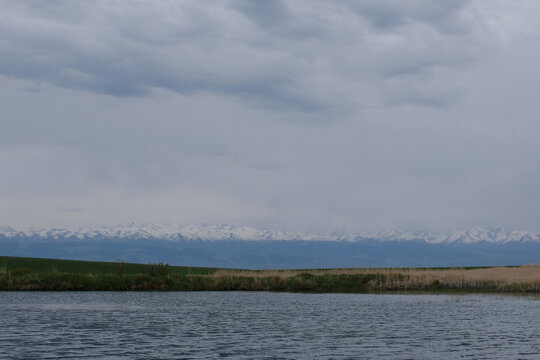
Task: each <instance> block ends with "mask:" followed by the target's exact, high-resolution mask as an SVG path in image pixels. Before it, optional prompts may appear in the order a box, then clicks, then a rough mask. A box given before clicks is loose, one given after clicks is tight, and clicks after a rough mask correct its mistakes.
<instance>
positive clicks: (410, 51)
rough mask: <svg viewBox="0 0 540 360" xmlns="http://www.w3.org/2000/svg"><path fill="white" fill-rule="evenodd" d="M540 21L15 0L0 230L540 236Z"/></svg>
mask: <svg viewBox="0 0 540 360" xmlns="http://www.w3.org/2000/svg"><path fill="white" fill-rule="evenodd" d="M539 15H540V1H536V0H531V1H519V0H516V1H506V0H503V1H496V0H483V1H482V0H480V1H474V0H472V1H465V0H463V1H462V0H459V1H450V0H444V1H442V0H441V1H433V0H407V1H394V0H392V1H391V0H388V1H386V0H372V1H371V0H369V1H368V0H364V1H326V0H323V1H315V0H309V1H308V0H306V1H269V0H265V1H227V0H223V1H165V0H163V1H156V0H154V1H121V0H116V1H112V0H111V1H69V0H46V1H23V0H13V1H10V0H0V169H1V176H0V225H12V226H15V227H28V226H34V227H64V226H78V225H113V224H125V223H130V222H143V221H151V222H162V223H201V222H208V223H214V222H217V223H229V224H233V225H248V226H253V227H258V228H264V229H276V230H277V229H282V230H315V231H343V230H346V231H372V230H378V229H384V228H393V227H395V226H407V227H426V228H429V229H433V230H439V231H449V230H454V229H461V228H465V227H469V226H474V225H480V226H502V227H506V228H509V229H522V230H530V231H540V221H539V220H540V141H539V135H540V118H539V115H540V70H539V69H540V67H539V65H538V64H540V21H538V17H539Z"/></svg>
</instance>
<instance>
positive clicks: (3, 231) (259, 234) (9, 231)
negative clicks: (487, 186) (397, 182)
mask: <svg viewBox="0 0 540 360" xmlns="http://www.w3.org/2000/svg"><path fill="white" fill-rule="evenodd" d="M1 238H4V239H12V240H15V239H49V240H77V239H78V240H92V239H96V240H107V239H126V240H128V239H149V240H150V239H159V240H170V241H181V240H208V241H218V240H246V241H265V240H302V241H349V242H358V241H362V240H380V241H411V240H417V241H418V240H420V241H425V242H427V243H434V244H439V243H464V244H472V243H479V242H488V243H498V244H505V243H529V242H540V234H536V233H533V232H528V231H515V230H514V231H508V230H505V229H503V228H484V227H473V228H469V229H466V230H462V231H454V232H451V233H449V234H441V233H437V232H433V231H428V230H422V229H407V228H396V229H393V230H388V231H380V232H375V233H344V232H333V233H313V232H286V231H271V230H258V229H254V228H251V227H246V226H232V225H222V224H187V225H181V224H153V223H144V224H129V225H117V226H110V227H79V228H73V229H56V228H51V229H33V228H29V229H26V230H16V229H14V228H12V227H9V226H0V239H1Z"/></svg>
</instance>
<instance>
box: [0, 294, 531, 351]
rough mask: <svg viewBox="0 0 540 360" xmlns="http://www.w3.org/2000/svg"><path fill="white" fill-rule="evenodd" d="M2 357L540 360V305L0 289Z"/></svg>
mask: <svg viewBox="0 0 540 360" xmlns="http://www.w3.org/2000/svg"><path fill="white" fill-rule="evenodd" d="M0 309H1V312H0V358H2V359H7V358H9V359H58V358H66V359H75V358H110V359H172V358H178V359H203V358H204V359H207V358H231V359H460V358H468V359H540V322H539V321H540V301H539V300H537V299H534V298H520V297H509V296H487V295H463V296H453V295H450V296H448V295H363V294H291V293H265V292H189V293H182V292H144V293H143V292H118V293H114V292H79V293H75V292H67V293H61V292H56V293H55V292H5V293H0Z"/></svg>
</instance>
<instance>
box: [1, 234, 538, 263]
mask: <svg viewBox="0 0 540 360" xmlns="http://www.w3.org/2000/svg"><path fill="white" fill-rule="evenodd" d="M0 255H8V256H28V257H45V258H57V259H74V260H96V261H115V260H122V261H130V262H141V263H149V262H166V263H169V264H171V265H186V266H207V267H229V268H252V269H257V268H259V269H267V268H332V267H412V266H428V267H438V266H491V265H522V264H528V263H540V237H539V235H538V234H535V233H531V232H525V231H507V230H504V229H501V228H481V227H475V228H471V229H467V230H463V231H455V232H452V233H450V234H439V233H436V232H431V231H426V230H421V229H420V230H419V229H403V228H400V229H393V230H389V231H382V232H377V233H368V234H360V233H339V232H338V233H330V234H317V233H310V232H305V233H296V232H282V231H268V230H257V229H253V228H250V227H239V226H230V225H214V224H200V225H160V224H149V223H146V224H141V225H135V224H131V225H124V226H112V227H98V228H92V227H81V228H77V229H27V230H16V229H13V228H11V227H8V226H3V227H0ZM0 266H1V263H0Z"/></svg>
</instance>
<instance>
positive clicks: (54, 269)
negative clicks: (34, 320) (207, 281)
mask: <svg viewBox="0 0 540 360" xmlns="http://www.w3.org/2000/svg"><path fill="white" fill-rule="evenodd" d="M155 265H156V264H133V263H125V262H120V261H118V262H101V261H79V260H58V259H41V258H26V257H13V256H0V272H6V271H7V272H10V271H14V270H16V269H23V268H25V269H29V270H31V271H32V272H33V273H38V274H43V273H71V274H86V275H88V274H92V275H118V274H119V272H121V269H122V268H124V274H125V275H136V274H148V273H149V272H150V270H151V267H152V266H155ZM169 270H170V274H177V275H188V274H191V275H208V274H212V273H214V272H215V271H216V270H218V269H217V268H205V267H188V266H169Z"/></svg>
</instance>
